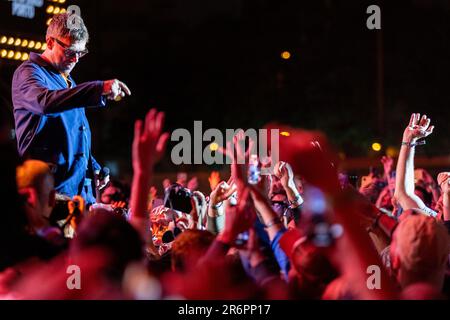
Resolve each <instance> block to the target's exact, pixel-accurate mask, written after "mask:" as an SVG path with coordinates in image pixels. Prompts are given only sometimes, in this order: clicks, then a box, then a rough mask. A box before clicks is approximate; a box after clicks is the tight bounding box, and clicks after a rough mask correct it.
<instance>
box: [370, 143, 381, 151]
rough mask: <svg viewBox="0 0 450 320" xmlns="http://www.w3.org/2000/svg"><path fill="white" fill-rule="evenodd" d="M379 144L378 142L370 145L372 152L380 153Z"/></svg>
mask: <svg viewBox="0 0 450 320" xmlns="http://www.w3.org/2000/svg"><path fill="white" fill-rule="evenodd" d="M381 148H382V146H381V144H380V143H378V142H375V143H374V144H372V150H373V151H375V152H380V151H381Z"/></svg>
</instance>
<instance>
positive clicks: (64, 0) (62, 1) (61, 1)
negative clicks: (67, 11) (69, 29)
mask: <svg viewBox="0 0 450 320" xmlns="http://www.w3.org/2000/svg"><path fill="white" fill-rule="evenodd" d="M58 2H59V3H61V4H63V3H66V0H59V1H58Z"/></svg>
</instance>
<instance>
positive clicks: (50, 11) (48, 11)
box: [47, 6, 55, 14]
mask: <svg viewBox="0 0 450 320" xmlns="http://www.w3.org/2000/svg"><path fill="white" fill-rule="evenodd" d="M53 10H55V7H54V6H48V7H47V13H48V14H50V13H53Z"/></svg>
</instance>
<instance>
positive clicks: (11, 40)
mask: <svg viewBox="0 0 450 320" xmlns="http://www.w3.org/2000/svg"><path fill="white" fill-rule="evenodd" d="M13 43H14V38H13V37H10V38H9V39H8V44H9V45H12V44H13Z"/></svg>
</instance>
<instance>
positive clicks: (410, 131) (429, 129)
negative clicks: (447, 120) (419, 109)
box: [403, 113, 434, 143]
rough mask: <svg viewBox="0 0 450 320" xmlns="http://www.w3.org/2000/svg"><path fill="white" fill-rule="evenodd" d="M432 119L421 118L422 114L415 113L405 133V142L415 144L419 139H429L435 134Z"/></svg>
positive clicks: (424, 116)
mask: <svg viewBox="0 0 450 320" xmlns="http://www.w3.org/2000/svg"><path fill="white" fill-rule="evenodd" d="M430 124H431V119H429V118H428V117H427V116H426V115H423V116H422V118H421V117H420V113H414V114H412V116H411V120H410V121H409V125H408V127H407V128H406V129H405V132H404V133H403V142H405V143H415V142H417V140H419V139H423V138H426V137H428V136H429V135H430V134H432V133H433V130H434V126H430Z"/></svg>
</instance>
